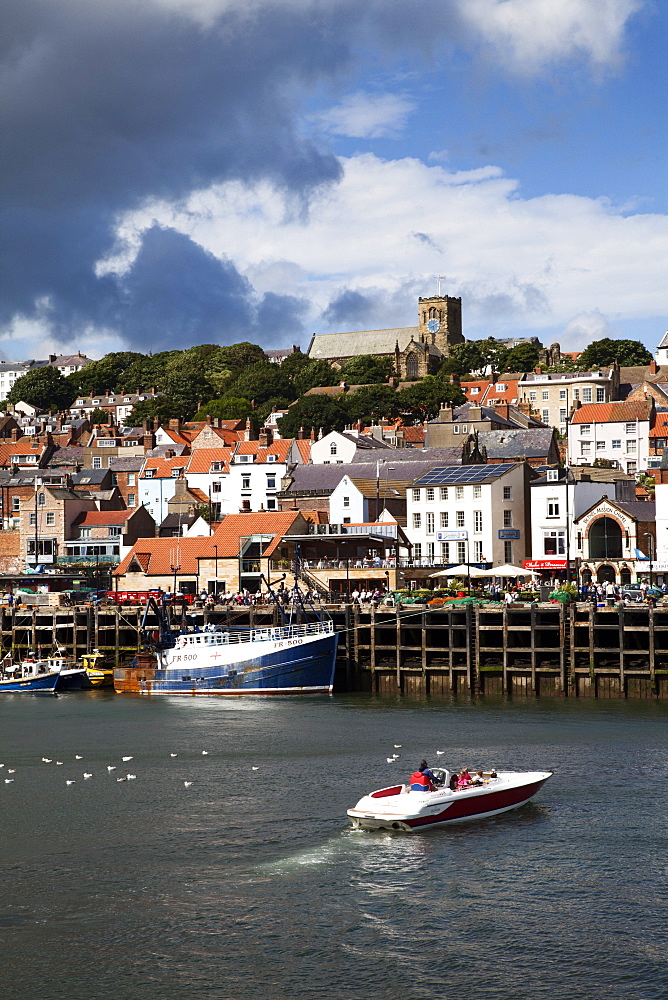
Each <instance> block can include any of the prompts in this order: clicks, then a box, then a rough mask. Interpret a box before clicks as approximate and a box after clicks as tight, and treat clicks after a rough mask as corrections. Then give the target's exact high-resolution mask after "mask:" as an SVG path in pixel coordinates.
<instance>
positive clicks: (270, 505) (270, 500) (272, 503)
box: [267, 497, 276, 510]
mask: <svg viewBox="0 0 668 1000" xmlns="http://www.w3.org/2000/svg"><path fill="white" fill-rule="evenodd" d="M267 510H276V500H275V498H274V497H267Z"/></svg>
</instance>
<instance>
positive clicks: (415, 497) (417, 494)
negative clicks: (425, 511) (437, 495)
mask: <svg viewBox="0 0 668 1000" xmlns="http://www.w3.org/2000/svg"><path fill="white" fill-rule="evenodd" d="M419 499H420V491H419V490H413V500H414V501H415V502H416V503H417V501H418V500H419Z"/></svg>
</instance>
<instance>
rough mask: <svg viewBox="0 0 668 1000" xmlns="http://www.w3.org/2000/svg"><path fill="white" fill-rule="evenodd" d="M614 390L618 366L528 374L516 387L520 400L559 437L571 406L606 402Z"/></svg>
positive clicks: (616, 386)
mask: <svg viewBox="0 0 668 1000" xmlns="http://www.w3.org/2000/svg"><path fill="white" fill-rule="evenodd" d="M618 391H619V367H618V366H613V367H612V368H604V369H602V370H601V371H593V372H559V373H556V372H529V373H527V374H526V375H524V376H523V378H522V379H521V381H520V382H519V385H518V393H519V396H520V399H521V401H522V402H523V403H529V404H530V405H531V408H532V410H533V411H534V412H536V413H537V414H538V416H539V417H540V419H541V420H542V422H543V423H544V424H548V426H550V427H556V428H557V429H558V430H559V431H560V432H561V433H562V434H563V433H565V431H566V426H567V421H568V415H569V413H570V412H571V410H572V409H573V404H577V403H582V404H583V405H584V404H588V403H609V402H610V401H611V400H613V399H616V398H617V395H618Z"/></svg>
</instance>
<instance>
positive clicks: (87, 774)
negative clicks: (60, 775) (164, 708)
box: [0, 750, 259, 788]
mask: <svg viewBox="0 0 668 1000" xmlns="http://www.w3.org/2000/svg"><path fill="white" fill-rule="evenodd" d="M208 754H209V751H208V750H202V756H203V757H207V756H208ZM169 756H170V757H178V754H177V753H170V755H169ZM74 759H75V760H83V759H84V758H83V754H80V753H77V754H75V755H74ZM131 760H134V757H133V756H132V755H129V756H126V757H121V761H122V762H123V763H124V764H129V763H130V761H131ZM42 763H43V764H54V763H55V765H56V767H63V766H64V763H65V761H63V760H56V761H54V759H53V757H42ZM4 768H5V765H4V764H0V772H1V771H2V770H3V769H4ZM117 769H118V764H108V765H107V773H108V774H109V775H111V774H112V772H113V771H116V770H117ZM253 770H254V771H257V770H259V768H257V767H254V768H253ZM5 773H6V774H16V768H15V767H8V768H7V769H6V772H5ZM92 777H93V772H92V771H84V772H83V779H84V781H90V779H91V778H92ZM3 780H4V782H5V784H6V785H11V784H12V783H13V782H14V780H15V779H14V778H4V779H3ZM136 780H137V775H136V774H130V773H129V772H128V773H127V774H125V775H121V776H120V777H116V781H136ZM65 784H66V785H76V778H66V779H65ZM192 784H193V783H192V781H184V782H183V785H184V787H185V788H191V787H192Z"/></svg>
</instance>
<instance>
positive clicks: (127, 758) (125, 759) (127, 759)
mask: <svg viewBox="0 0 668 1000" xmlns="http://www.w3.org/2000/svg"><path fill="white" fill-rule="evenodd" d="M133 759H134V758H133V757H121V760H122V761H123V763H124V764H127V762H128V761H129V760H133Z"/></svg>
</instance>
